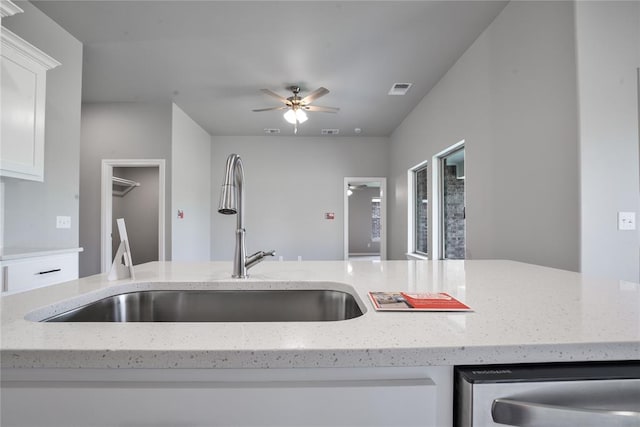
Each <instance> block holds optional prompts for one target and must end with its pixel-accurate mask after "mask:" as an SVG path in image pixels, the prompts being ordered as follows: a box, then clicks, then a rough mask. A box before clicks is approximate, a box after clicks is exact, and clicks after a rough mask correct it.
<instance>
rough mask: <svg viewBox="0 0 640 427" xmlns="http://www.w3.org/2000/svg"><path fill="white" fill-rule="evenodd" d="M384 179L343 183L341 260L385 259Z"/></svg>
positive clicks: (348, 178)
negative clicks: (342, 245) (343, 218)
mask: <svg viewBox="0 0 640 427" xmlns="http://www.w3.org/2000/svg"><path fill="white" fill-rule="evenodd" d="M385 195H386V178H362V177H347V178H345V180H344V200H345V201H344V212H345V215H344V216H345V223H344V259H345V260H367V261H377V260H378V261H379V260H383V259H386V256H387V254H386V199H385Z"/></svg>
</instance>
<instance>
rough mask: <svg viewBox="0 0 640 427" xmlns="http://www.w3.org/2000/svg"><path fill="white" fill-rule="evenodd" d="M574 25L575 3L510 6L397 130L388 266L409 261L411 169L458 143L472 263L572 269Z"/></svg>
mask: <svg viewBox="0 0 640 427" xmlns="http://www.w3.org/2000/svg"><path fill="white" fill-rule="evenodd" d="M573 23H574V18H573V5H572V3H571V2H512V3H510V4H508V5H507V6H506V7H505V9H504V10H503V11H502V12H501V14H500V15H499V16H498V17H497V18H496V19H495V21H494V22H493V23H492V24H491V25H490V26H489V27H488V28H487V29H486V30H485V32H484V33H483V34H482V35H481V36H480V37H479V38H478V39H477V40H476V41H475V42H474V44H473V45H472V46H471V47H470V48H469V49H468V50H467V52H465V54H464V55H463V56H462V57H461V58H460V59H459V60H458V62H457V63H456V64H455V65H454V66H453V67H452V68H451V69H450V70H449V71H448V72H447V74H446V75H445V76H444V77H443V78H442V79H441V81H440V82H439V83H438V84H437V85H436V86H435V87H434V88H433V89H432V90H431V91H430V92H429V94H427V96H426V97H425V98H424V99H423V100H422V101H421V102H420V104H419V105H418V106H417V107H416V108H415V109H414V110H413V112H412V113H411V114H410V115H409V116H407V118H406V119H405V120H404V121H403V123H402V124H401V125H400V126H399V127H398V128H397V129H396V130H395V132H394V133H393V134H392V137H391V147H392V148H391V151H390V153H391V156H390V188H389V190H390V196H391V197H390V200H393V202H392V203H394V205H393V208H392V209H391V215H390V223H389V224H390V232H389V236H390V250H391V252H390V255H391V256H390V257H391V258H395V259H401V258H404V254H405V252H406V238H407V237H406V236H407V206H406V204H407V169H408V168H410V167H412V166H414V165H416V164H418V163H420V162H421V161H423V160H429V161H431V158H432V156H433V155H434V154H436V153H438V152H439V151H441V150H443V149H445V148H446V147H449V146H451V145H452V144H455V143H457V142H458V141H461V140H463V139H464V140H465V141H466V143H465V150H466V151H465V155H466V163H465V169H466V170H465V175H466V186H467V188H466V202H467V210H466V213H467V236H466V237H467V250H468V256H469V258H476V259H481V258H504V259H513V260H519V261H524V262H530V263H534V264H541V265H547V266H551V267H559V268H564V269H569V270H578V269H579V244H580V243H579V242H580V235H579V233H580V225H579V214H580V204H579V203H580V202H579V189H580V184H579V167H578V135H577V94H576V64H575V55H573V52H574V51H575V44H574V25H573ZM432 197H433V195H432V194H430V195H429V199H430V203H432V202H433V201H432Z"/></svg>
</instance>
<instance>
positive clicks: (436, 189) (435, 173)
mask: <svg viewBox="0 0 640 427" xmlns="http://www.w3.org/2000/svg"><path fill="white" fill-rule="evenodd" d="M464 141H465V140H464V139H463V140H461V141H458V142H456V143H455V144H453V145H451V146H449V147H447V148H445V149H444V150H442V151H440V152H439V153H436V154H435V155H434V156H433V160H432V163H431V181H432V182H431V186H432V187H431V189H432V191H431V259H443V258H442V253H441V252H442V238H443V236H442V226H441V224H442V215H440V204H441V198H442V194H441V191H440V181H442V174H441V169H442V168H441V163H442V159H443V158H444V157H446V156H448V155H449V154H451V153H453V152H454V151H457V150H459V149H461V148H462V149H464ZM464 166H465V171H466V170H467V164H466V156H465V165H464ZM465 175H466V172H465ZM465 191H466V186H465ZM465 246H466V242H465ZM465 252H466V250H465Z"/></svg>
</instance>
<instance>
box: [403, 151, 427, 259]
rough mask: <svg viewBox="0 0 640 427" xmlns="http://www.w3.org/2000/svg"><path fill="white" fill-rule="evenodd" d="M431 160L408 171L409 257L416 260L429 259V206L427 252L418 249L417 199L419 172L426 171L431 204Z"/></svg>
mask: <svg viewBox="0 0 640 427" xmlns="http://www.w3.org/2000/svg"><path fill="white" fill-rule="evenodd" d="M429 169H430V166H429V160H425V161H423V162H420V163H418V164H417V165H415V166H413V167H411V168H409V170H407V184H408V185H407V187H408V191H407V256H408V257H410V258H415V259H429V258H430V255H431V254H430V253H429V246H430V245H429V240H430V239H429V237H430V235H431V229H430V224H431V218H430V217H429V212H430V210H429V208H428V206H427V230H426V231H427V252H423V251H419V250H418V248H417V243H418V238H417V232H418V229H417V228H418V227H417V221H416V220H417V199H418V194H417V190H418V185H417V179H418V172H421V171H425V173H426V177H427V199H426V200H427V204H428V203H429V196H430V194H429Z"/></svg>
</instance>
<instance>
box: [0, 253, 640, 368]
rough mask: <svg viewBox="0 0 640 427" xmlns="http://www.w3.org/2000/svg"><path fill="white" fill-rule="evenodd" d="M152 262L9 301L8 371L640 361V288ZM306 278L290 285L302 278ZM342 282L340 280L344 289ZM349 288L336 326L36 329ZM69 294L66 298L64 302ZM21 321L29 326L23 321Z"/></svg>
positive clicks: (471, 273) (337, 266)
mask: <svg viewBox="0 0 640 427" xmlns="http://www.w3.org/2000/svg"><path fill="white" fill-rule="evenodd" d="M230 272H231V263H230V262H209V263H178V262H154V263H149V264H144V265H141V266H136V267H135V273H136V280H135V281H130V280H120V281H115V282H109V281H107V280H106V275H97V276H92V277H87V278H84V279H80V280H75V281H71V282H67V283H63V284H59V285H54V286H50V287H46V288H41V289H36V290H32V291H27V292H23V293H19V294H14V295H8V296H4V297H2V298H0V303H1V320H2V325H1V328H2V329H1V348H0V350H1V353H0V356H1V366H2V367H3V368H33V367H37V368H289V367H301V368H313V367H375V366H427V365H459V364H487V363H526V362H557V361H590V360H638V359H640V285H639V284H635V283H629V282H620V281H615V280H603V279H593V278H587V277H585V276H583V275H580V274H578V273H573V272H568V271H563V270H557V269H551V268H546V267H539V266H534V265H529V264H523V263H518V262H513V261H498V260H491V261H480V260H473V261H436V262H431V261H383V262H371V261H352V262H347V261H302V262H295V261H292V262H278V261H267V262H264V263H261V264H259V265H257V266H255V267H254V268H253V269H251V271H250V273H252V275H251V277H250V278H249V279H245V280H237V279H231V278H230ZM301 281H302V282H307V283H303V284H300V283H296V282H301ZM336 283H337V284H336ZM301 286H302V287H309V288H316V289H317V288H327V287H333V288H337V289H340V290H350V289H353V291H354V292H355V293H356V294H357V296H358V297H359V300H360V301H359V302H360V304H361V306H362V307H363V308H364V309H365V310H366V312H365V313H364V315H363V316H361V317H358V318H355V319H350V320H346V321H335V322H286V323H285V322H276V323H41V322H37V321H33V320H34V319H35V320H38V319H43V318H46V317H49V316H51V315H53V314H57V313H60V312H62V311H65V310H68V309H70V308H74V307H77V306H80V305H82V304H85V303H87V302H89V301H92V300H95V299H99V298H102V297H105V296H109V295H113V294H116V293H120V292H128V291H132V290H137V289H203V288H206V289H216V288H218V289H222V288H225V289H230V288H231V289H238V288H239V289H242V288H247V289H255V288H261V289H265V288H277V289H286V288H292V287H301ZM368 291H410V292H447V293H449V294H451V295H452V296H454V297H456V298H458V299H460V300H462V301H463V302H465V303H466V304H467V305H469V306H470V307H471V308H472V309H473V310H474V311H473V312H467V313H464V312H458V313H455V312H418V313H408V312H376V311H375V310H374V309H373V307H372V305H371V302H370V301H369V300H368V298H367V292H368ZM69 300H71V302H70V301H69ZM25 316H26V317H27V319H32V320H27V319H25Z"/></svg>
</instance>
